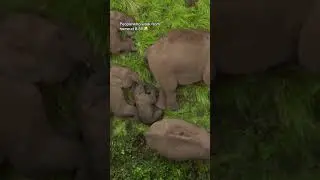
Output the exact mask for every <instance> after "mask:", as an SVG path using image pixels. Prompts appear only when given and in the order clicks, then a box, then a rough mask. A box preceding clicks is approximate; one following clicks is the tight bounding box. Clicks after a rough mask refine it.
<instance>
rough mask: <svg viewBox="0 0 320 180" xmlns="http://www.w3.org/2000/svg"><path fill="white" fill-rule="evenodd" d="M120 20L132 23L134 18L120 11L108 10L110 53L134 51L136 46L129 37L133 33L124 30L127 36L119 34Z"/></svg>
mask: <svg viewBox="0 0 320 180" xmlns="http://www.w3.org/2000/svg"><path fill="white" fill-rule="evenodd" d="M120 22H122V23H133V22H135V20H134V19H133V18H132V17H129V16H127V15H125V14H123V13H122V12H118V11H110V52H111V53H112V54H120V53H125V52H131V51H136V47H135V45H134V42H133V40H132V38H131V36H132V35H133V33H132V32H131V31H126V32H127V34H126V35H127V36H125V37H124V39H123V38H121V36H120Z"/></svg>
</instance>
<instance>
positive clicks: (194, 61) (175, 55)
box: [145, 29, 210, 110]
mask: <svg viewBox="0 0 320 180" xmlns="http://www.w3.org/2000/svg"><path fill="white" fill-rule="evenodd" d="M145 58H146V61H147V64H148V66H149V69H150V71H151V72H152V74H153V77H154V78H155V79H156V80H157V82H158V83H159V84H160V92H159V98H158V101H157V103H156V106H157V107H159V108H161V109H165V108H168V109H170V110H177V109H179V105H178V103H177V100H176V88H177V86H178V85H189V84H192V83H196V82H199V81H202V80H203V81H204V82H205V83H206V84H207V85H208V86H210V32H207V31H203V30H192V29H191V30H188V29H180V30H178V29H177V30H171V31H170V32H169V33H168V34H167V35H166V36H165V37H162V38H160V39H159V40H158V41H157V42H156V43H155V44H153V45H151V46H150V47H149V48H148V49H147V51H146V54H145Z"/></svg>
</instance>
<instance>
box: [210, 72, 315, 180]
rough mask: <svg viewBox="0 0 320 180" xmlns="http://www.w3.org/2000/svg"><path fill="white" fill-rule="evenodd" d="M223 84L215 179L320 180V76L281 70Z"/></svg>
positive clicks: (218, 107)
mask: <svg viewBox="0 0 320 180" xmlns="http://www.w3.org/2000/svg"><path fill="white" fill-rule="evenodd" d="M217 81H218V82H217V89H216V94H215V96H216V101H215V105H216V106H215V107H216V116H215V117H216V119H217V121H218V122H217V123H215V125H217V127H215V129H216V130H217V131H218V133H217V134H218V135H219V137H218V138H220V142H221V143H220V144H219V148H218V151H217V155H216V156H214V157H213V162H214V165H213V167H212V169H214V176H215V178H214V179H228V180H257V179H259V180H293V179H294V180H302V179H303V180H316V179H319V178H320V173H319V172H320V169H319V165H320V163H319V162H320V153H319V152H320V145H319V143H320V131H319V130H320V126H319V122H320V121H319V118H320V116H319V115H320V111H319V105H320V104H319V103H320V101H319V100H320V99H319V97H320V91H319V90H320V89H319V88H320V81H319V75H311V74H307V73H303V72H302V71H301V70H298V71H291V70H285V69H281V71H275V72H269V73H265V74H260V75H251V76H244V77H233V78H218V79H217Z"/></svg>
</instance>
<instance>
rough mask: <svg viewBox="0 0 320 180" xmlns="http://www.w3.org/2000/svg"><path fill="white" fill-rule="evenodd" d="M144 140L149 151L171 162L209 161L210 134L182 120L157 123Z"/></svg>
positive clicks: (167, 120) (152, 126)
mask: <svg viewBox="0 0 320 180" xmlns="http://www.w3.org/2000/svg"><path fill="white" fill-rule="evenodd" d="M145 138H146V142H147V145H148V146H149V147H150V148H151V149H154V150H156V151H157V152H158V153H159V154H160V155H162V156H164V157H166V158H168V159H171V160H180V161H182V160H193V159H210V134H209V133H208V132H207V131H206V130H205V129H203V128H200V127H198V126H196V125H194V124H191V123H188V122H186V121H184V120H180V119H163V120H161V121H157V122H155V123H153V124H152V125H151V126H150V128H149V130H148V131H147V132H146V133H145Z"/></svg>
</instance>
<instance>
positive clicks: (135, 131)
mask: <svg viewBox="0 0 320 180" xmlns="http://www.w3.org/2000/svg"><path fill="white" fill-rule="evenodd" d="M209 2H210V1H209V0H206V1H200V2H199V4H198V7H197V8H186V7H185V6H184V0H177V1H171V0H154V1H148V0H136V1H129V0H124V1H116V0H112V1H111V6H110V8H111V10H118V11H121V12H124V13H126V14H128V15H130V16H132V17H134V18H135V19H136V20H137V22H140V23H143V22H144V23H160V25H159V26H151V27H149V29H148V30H147V31H136V32H135V35H134V39H135V44H136V46H137V48H138V52H136V53H129V54H123V55H120V56H112V58H111V64H118V65H123V66H127V67H130V68H131V69H132V70H134V71H136V72H138V73H139V75H140V77H141V79H143V80H145V81H147V82H150V83H153V84H156V82H154V81H152V79H151V76H150V72H149V71H148V70H147V68H146V65H145V64H144V61H143V56H144V51H145V50H146V48H148V47H149V46H150V45H152V44H153V43H154V42H156V41H157V40H158V39H159V37H161V36H163V35H165V34H166V33H167V32H168V31H169V30H171V29H175V28H199V29H207V30H210V9H209V7H210V6H209ZM208 93H209V92H208V88H207V87H206V86H204V85H203V84H201V85H191V86H186V87H181V88H179V90H178V102H179V105H180V109H179V111H176V112H172V111H167V112H165V117H168V118H180V119H184V120H186V121H189V122H192V123H195V124H197V125H200V126H203V127H205V128H207V129H209V128H210V120H209V119H210V114H209V113H210V112H209V111H210V102H209V98H208V97H209V96H208ZM130 121H131V120H130V119H118V118H115V119H113V129H114V131H113V134H112V137H111V143H112V145H111V153H112V159H111V177H112V179H115V180H127V179H128V180H140V179H141V180H143V179H146V180H147V179H154V180H161V179H165V180H179V179H181V180H187V179H199V180H201V179H209V174H210V173H209V163H203V162H180V163H178V162H170V161H168V160H167V159H165V158H163V157H160V156H159V155H157V154H156V153H155V152H153V151H151V150H150V149H148V148H147V147H145V146H143V145H142V144H141V141H142V138H143V137H141V134H142V133H143V132H145V131H146V130H147V127H146V126H144V125H141V124H138V123H134V122H132V123H131V122H130Z"/></svg>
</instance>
